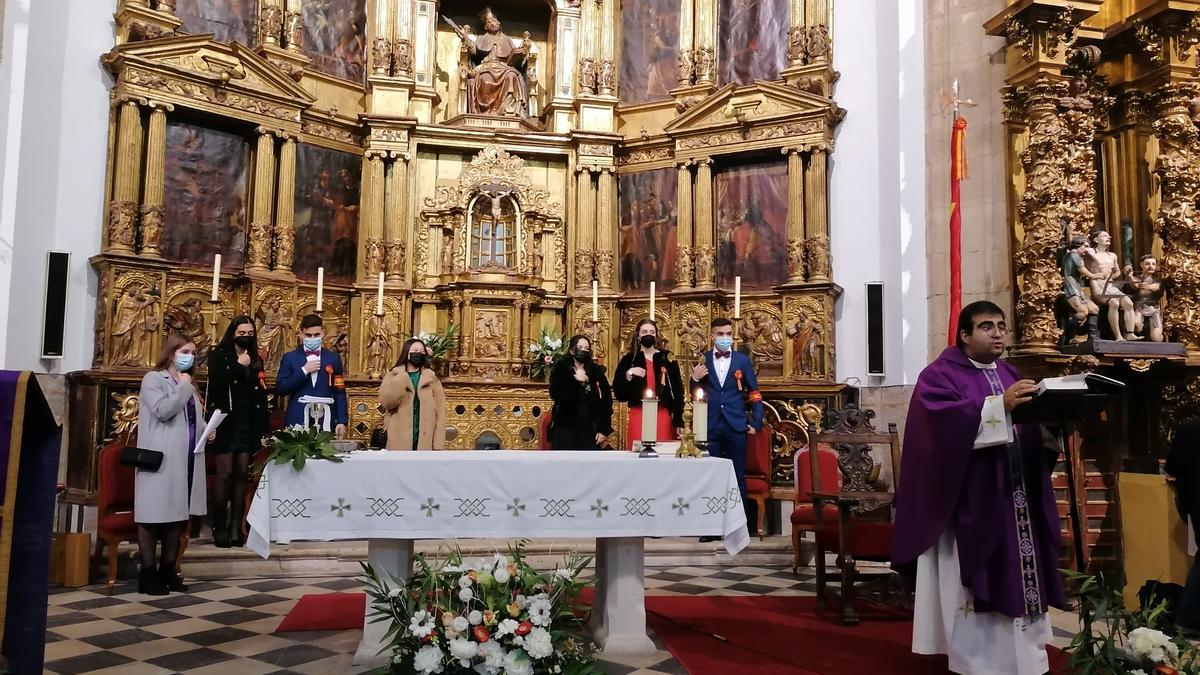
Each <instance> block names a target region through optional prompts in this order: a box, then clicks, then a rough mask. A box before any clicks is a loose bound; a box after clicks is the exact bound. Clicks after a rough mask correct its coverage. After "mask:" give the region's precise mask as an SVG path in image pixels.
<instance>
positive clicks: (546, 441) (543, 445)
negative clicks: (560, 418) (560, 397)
mask: <svg viewBox="0 0 1200 675" xmlns="http://www.w3.org/2000/svg"><path fill="white" fill-rule="evenodd" d="M552 421H554V420H553V418H551V416H550V411H549V410H546V411H545V412H543V413H542V417H541V419H539V420H538V450H549V449H550V422H552Z"/></svg>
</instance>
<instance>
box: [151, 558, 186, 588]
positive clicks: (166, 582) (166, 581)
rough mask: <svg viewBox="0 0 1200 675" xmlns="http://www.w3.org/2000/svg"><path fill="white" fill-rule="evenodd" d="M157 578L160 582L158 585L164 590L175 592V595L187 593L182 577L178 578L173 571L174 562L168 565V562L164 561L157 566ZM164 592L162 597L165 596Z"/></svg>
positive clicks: (176, 573)
mask: <svg viewBox="0 0 1200 675" xmlns="http://www.w3.org/2000/svg"><path fill="white" fill-rule="evenodd" d="M158 578H159V580H160V583H161V584H162V585H163V586H164V587H165V588H166V589H170V590H172V591H175V592H176V593H187V589H188V588H187V586H186V585H185V584H184V583H183V577H181V576H179V573H178V572H176V571H175V561H174V560H171V561H169V563H168V561H165V560H164V561H163V563H162V564H161V565H159V567H158ZM166 592H167V591H166V590H163V594H164V595H165V594H166Z"/></svg>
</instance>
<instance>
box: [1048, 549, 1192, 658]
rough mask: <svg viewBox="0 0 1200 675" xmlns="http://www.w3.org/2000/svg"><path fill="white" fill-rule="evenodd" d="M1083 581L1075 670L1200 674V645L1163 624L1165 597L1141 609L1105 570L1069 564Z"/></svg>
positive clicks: (1075, 577) (1076, 580)
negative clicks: (1128, 602)
mask: <svg viewBox="0 0 1200 675" xmlns="http://www.w3.org/2000/svg"><path fill="white" fill-rule="evenodd" d="M1063 574H1064V575H1065V576H1066V577H1067V578H1068V579H1070V580H1071V581H1072V582H1074V583H1075V584H1076V586H1077V590H1076V591H1075V595H1076V597H1077V599H1078V601H1079V619H1080V629H1079V632H1078V633H1076V635H1075V637H1074V639H1072V640H1071V646H1070V647H1069V650H1070V652H1071V664H1070V665H1071V672H1072V673H1078V674H1079V675H1092V674H1095V675H1100V674H1104V675H1109V674H1110V673H1124V674H1127V675H1200V649H1198V648H1197V647H1196V645H1194V644H1192V643H1190V642H1188V641H1187V640H1184V639H1182V638H1171V637H1170V636H1168V635H1167V634H1166V633H1164V632H1163V629H1164V628H1166V626H1165V624H1166V623H1167V621H1166V615H1167V603H1166V601H1165V600H1162V601H1157V602H1152V603H1151V604H1149V606H1146V607H1142V608H1141V609H1139V610H1137V611H1136V612H1130V611H1128V610H1126V609H1125V600H1124V598H1123V597H1122V595H1121V591H1120V589H1119V588H1115V587H1112V586H1109V585H1107V584H1106V583H1105V581H1104V577H1103V576H1092V575H1088V574H1080V573H1077V572H1072V571H1069V570H1063Z"/></svg>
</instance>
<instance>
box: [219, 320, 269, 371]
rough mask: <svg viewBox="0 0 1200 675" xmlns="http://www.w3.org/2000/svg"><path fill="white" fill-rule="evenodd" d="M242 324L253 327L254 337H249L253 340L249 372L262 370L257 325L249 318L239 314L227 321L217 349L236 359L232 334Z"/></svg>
mask: <svg viewBox="0 0 1200 675" xmlns="http://www.w3.org/2000/svg"><path fill="white" fill-rule="evenodd" d="M244 323H248V324H250V325H251V326H254V335H251V336H250V337H251V338H252V339H253V340H254V348H253V349H251V350H249V353H250V369H251V370H262V367H263V362H262V356H260V355H259V353H258V324H256V323H254V319H253V318H251V317H250V316H247V315H245V314H241V315H239V316H235V317H233V319H231V320H230V321H229V325H228V326H226V327H225V336H224V337H222V338H221V342H220V343H219V344H217V347H219V348H220V349H223V350H225V351H226V352H228V353H229V354H230V355H231V356H232V357H233V358H235V359H236V358H237V350H236V349H234V345H233V340H234V337H235V336H234V333H235V332H237V328H238V326H240V325H242V324H244Z"/></svg>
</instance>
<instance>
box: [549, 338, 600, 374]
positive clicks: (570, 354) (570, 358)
mask: <svg viewBox="0 0 1200 675" xmlns="http://www.w3.org/2000/svg"><path fill="white" fill-rule="evenodd" d="M580 340H587V343H588V351H590V352H592V355H593V356H595V354H596V352H595V347H594V346H593V345H592V338H590V337H588V336H586V335H582V334H580V335H572V336H571V339H570V340H568V341H567V353H566V354H563V357H562V358H561V359H559V360H558V363H559V364H561V365H564V366H565V365H575V348H576V347H578V346H579V341H580ZM584 365H585V367H586V366H587V365H590V364H584Z"/></svg>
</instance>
